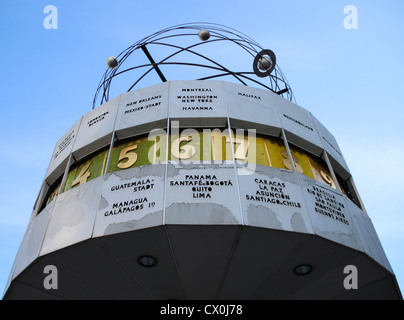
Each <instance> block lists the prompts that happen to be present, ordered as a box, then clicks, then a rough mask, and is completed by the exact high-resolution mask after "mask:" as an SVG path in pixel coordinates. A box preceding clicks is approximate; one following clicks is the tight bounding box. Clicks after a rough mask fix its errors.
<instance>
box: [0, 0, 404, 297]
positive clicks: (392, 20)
mask: <svg viewBox="0 0 404 320" xmlns="http://www.w3.org/2000/svg"><path fill="white" fill-rule="evenodd" d="M50 4H51V5H54V6H56V8H57V9H58V29H56V30H52V29H51V30H47V29H45V28H44V25H43V21H44V19H45V17H46V16H47V14H45V13H43V10H44V8H45V6H46V5H50ZM350 4H351V5H355V6H356V7H357V9H358V29H357V30H347V29H345V28H344V24H343V22H344V19H345V17H346V14H344V7H345V6H347V5H350ZM403 16H404V2H403V1H402V0H396V1H393V0H388V1H381V0H375V1H351V0H332V1H320V0H317V1H313V0H312V1H310V0H309V1H299V0H285V1H266V2H263V1H256V0H249V1H244V0H243V1H241V0H215V1H211V0H205V1H192V0H186V1H182V0H181V1H177V0H175V1H160V0H155V1H153V2H148V1H129V0H117V1H108V2H107V1H100V0H98V1H95V0H87V1H78V0H69V1H65V0H47V1H42V0H35V1H31V0H4V1H3V2H2V10H1V11H0V27H1V30H2V32H1V33H2V50H0V57H1V59H0V61H1V62H2V68H1V77H0V93H1V98H2V100H1V102H0V106H1V107H0V108H1V109H0V110H1V113H0V117H1V118H0V119H1V120H0V121H1V126H0V150H1V153H0V176H1V177H2V179H1V180H0V203H1V204H2V210H1V213H0V290H1V291H3V289H4V287H5V285H6V282H7V278H8V276H9V273H10V271H11V267H12V264H13V261H14V258H15V255H16V253H17V250H18V247H19V245H20V243H21V240H22V238H23V235H24V232H25V229H26V227H27V224H28V220H29V218H30V215H31V212H32V207H33V205H34V202H35V200H36V197H37V195H38V192H39V189H40V186H41V183H42V180H43V178H44V175H45V172H46V169H47V166H48V164H49V161H50V158H51V155H52V152H53V149H54V146H55V144H56V142H57V140H58V139H59V138H60V137H61V136H62V135H63V134H64V133H65V132H66V131H67V130H68V129H69V128H70V127H71V126H72V125H73V124H74V123H75V122H76V121H77V120H78V119H79V118H80V117H81V116H82V115H83V114H85V113H87V112H88V111H90V110H91V107H92V100H93V96H94V93H95V90H96V87H97V85H98V82H99V80H100V78H101V76H102V75H103V73H104V71H105V69H106V65H105V60H106V58H107V57H108V56H110V55H117V54H118V53H119V52H121V51H122V50H124V49H125V48H127V47H128V46H129V45H131V44H132V43H134V42H136V41H138V40H140V39H142V38H144V37H145V36H147V35H149V34H152V33H154V32H156V31H159V30H160V29H163V28H166V27H169V26H172V25H177V24H181V23H187V22H200V21H205V22H213V23H218V24H223V25H226V26H229V27H232V28H235V29H237V30H239V31H242V32H243V33H245V34H247V35H249V36H250V37H251V38H253V39H254V40H256V41H257V42H258V43H259V44H261V45H262V46H263V47H265V48H269V49H272V50H273V51H274V52H275V53H276V55H277V63H278V65H279V66H280V67H281V69H282V71H283V72H284V74H285V75H286V78H287V80H288V82H289V84H290V85H291V87H292V89H293V91H294V94H295V97H296V101H297V103H298V104H299V105H300V106H302V107H303V108H305V109H307V110H309V111H310V112H312V113H313V115H314V116H315V117H316V118H317V119H319V120H320V121H321V122H322V123H323V124H324V125H325V126H326V127H327V128H328V129H329V130H330V131H331V132H332V133H333V134H334V136H335V137H336V139H337V141H338V144H339V146H340V148H341V150H342V152H343V154H344V157H345V159H346V162H347V163H348V166H349V168H350V170H351V173H352V175H353V177H354V180H355V183H356V186H357V189H358V191H359V194H360V196H361V197H362V200H363V202H364V203H365V206H366V209H367V211H368V214H369V216H370V217H371V219H372V221H373V224H374V226H375V228H376V231H377V233H378V235H379V238H380V240H381V242H382V245H383V247H384V249H385V252H386V255H387V257H388V259H389V261H390V264H391V265H392V268H393V270H394V271H395V273H396V277H397V280H398V282H399V285H400V288H401V290H403V288H404V255H403V250H402V247H403V245H404V212H403V209H402V208H403V206H402V194H403V193H404V187H403V181H404V166H403V165H402V161H403V160H404V139H403V138H404V126H403V123H402V121H403V119H404V103H403V99H402V98H401V94H402V91H403V84H404V64H403V63H402V59H403V57H404V45H403V42H402V35H403V33H404V22H403V19H402V17H403ZM229 59H232V56H231V55H229ZM125 89H126V88H125Z"/></svg>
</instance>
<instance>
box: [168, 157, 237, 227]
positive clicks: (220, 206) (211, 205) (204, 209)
mask: <svg viewBox="0 0 404 320" xmlns="http://www.w3.org/2000/svg"><path fill="white" fill-rule="evenodd" d="M166 189H167V190H166V212H165V223H166V224H241V221H242V220H241V213H240V206H239V196H238V189H237V183H236V175H235V171H234V167H233V166H226V167H225V166H223V165H213V164H212V165H197V164H190V165H187V166H183V165H181V164H169V165H168V168H167V181H166Z"/></svg>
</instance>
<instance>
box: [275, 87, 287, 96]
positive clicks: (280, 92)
mask: <svg viewBox="0 0 404 320" xmlns="http://www.w3.org/2000/svg"><path fill="white" fill-rule="evenodd" d="M288 91H289V89H288V88H285V89H282V90H280V91H277V92H275V93H276V94H279V95H281V94H284V93H286V92H288Z"/></svg>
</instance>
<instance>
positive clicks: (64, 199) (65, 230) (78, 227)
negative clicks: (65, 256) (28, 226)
mask: <svg viewBox="0 0 404 320" xmlns="http://www.w3.org/2000/svg"><path fill="white" fill-rule="evenodd" d="M102 181H103V180H102V177H98V178H96V179H94V180H91V181H90V182H87V183H85V184H83V185H80V186H78V187H76V188H73V189H71V190H69V191H66V192H64V193H62V194H60V195H59V196H58V197H57V200H56V203H55V207H54V210H53V212H52V215H51V217H50V221H49V226H48V229H47V231H46V235H45V239H44V242H43V245H42V249H41V253H40V255H44V254H47V253H50V252H52V251H55V250H58V249H61V248H63V247H66V246H69V245H72V244H74V243H77V242H80V241H83V240H86V239H88V238H90V237H91V234H92V231H93V227H94V221H95V214H96V211H97V209H98V204H99V202H100V195H101V185H102Z"/></svg>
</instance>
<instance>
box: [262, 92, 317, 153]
mask: <svg viewBox="0 0 404 320" xmlns="http://www.w3.org/2000/svg"><path fill="white" fill-rule="evenodd" d="M267 94H268V96H269V97H270V104H271V106H272V107H273V108H275V109H276V110H277V112H278V115H279V118H280V121H281V123H282V126H283V128H284V129H285V131H286V137H287V138H288V141H289V142H291V143H294V144H297V145H298V146H299V147H302V148H305V149H306V150H308V151H311V152H313V153H314V154H316V155H320V154H321V150H322V143H321V141H320V138H319V136H318V132H317V130H316V126H315V124H314V121H313V119H312V117H311V114H310V112H308V111H307V110H305V109H303V108H302V107H300V106H298V105H296V104H294V103H292V102H290V101H288V100H285V99H284V98H282V97H280V96H278V95H277V94H275V93H272V92H269V91H268V93H267Z"/></svg>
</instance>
